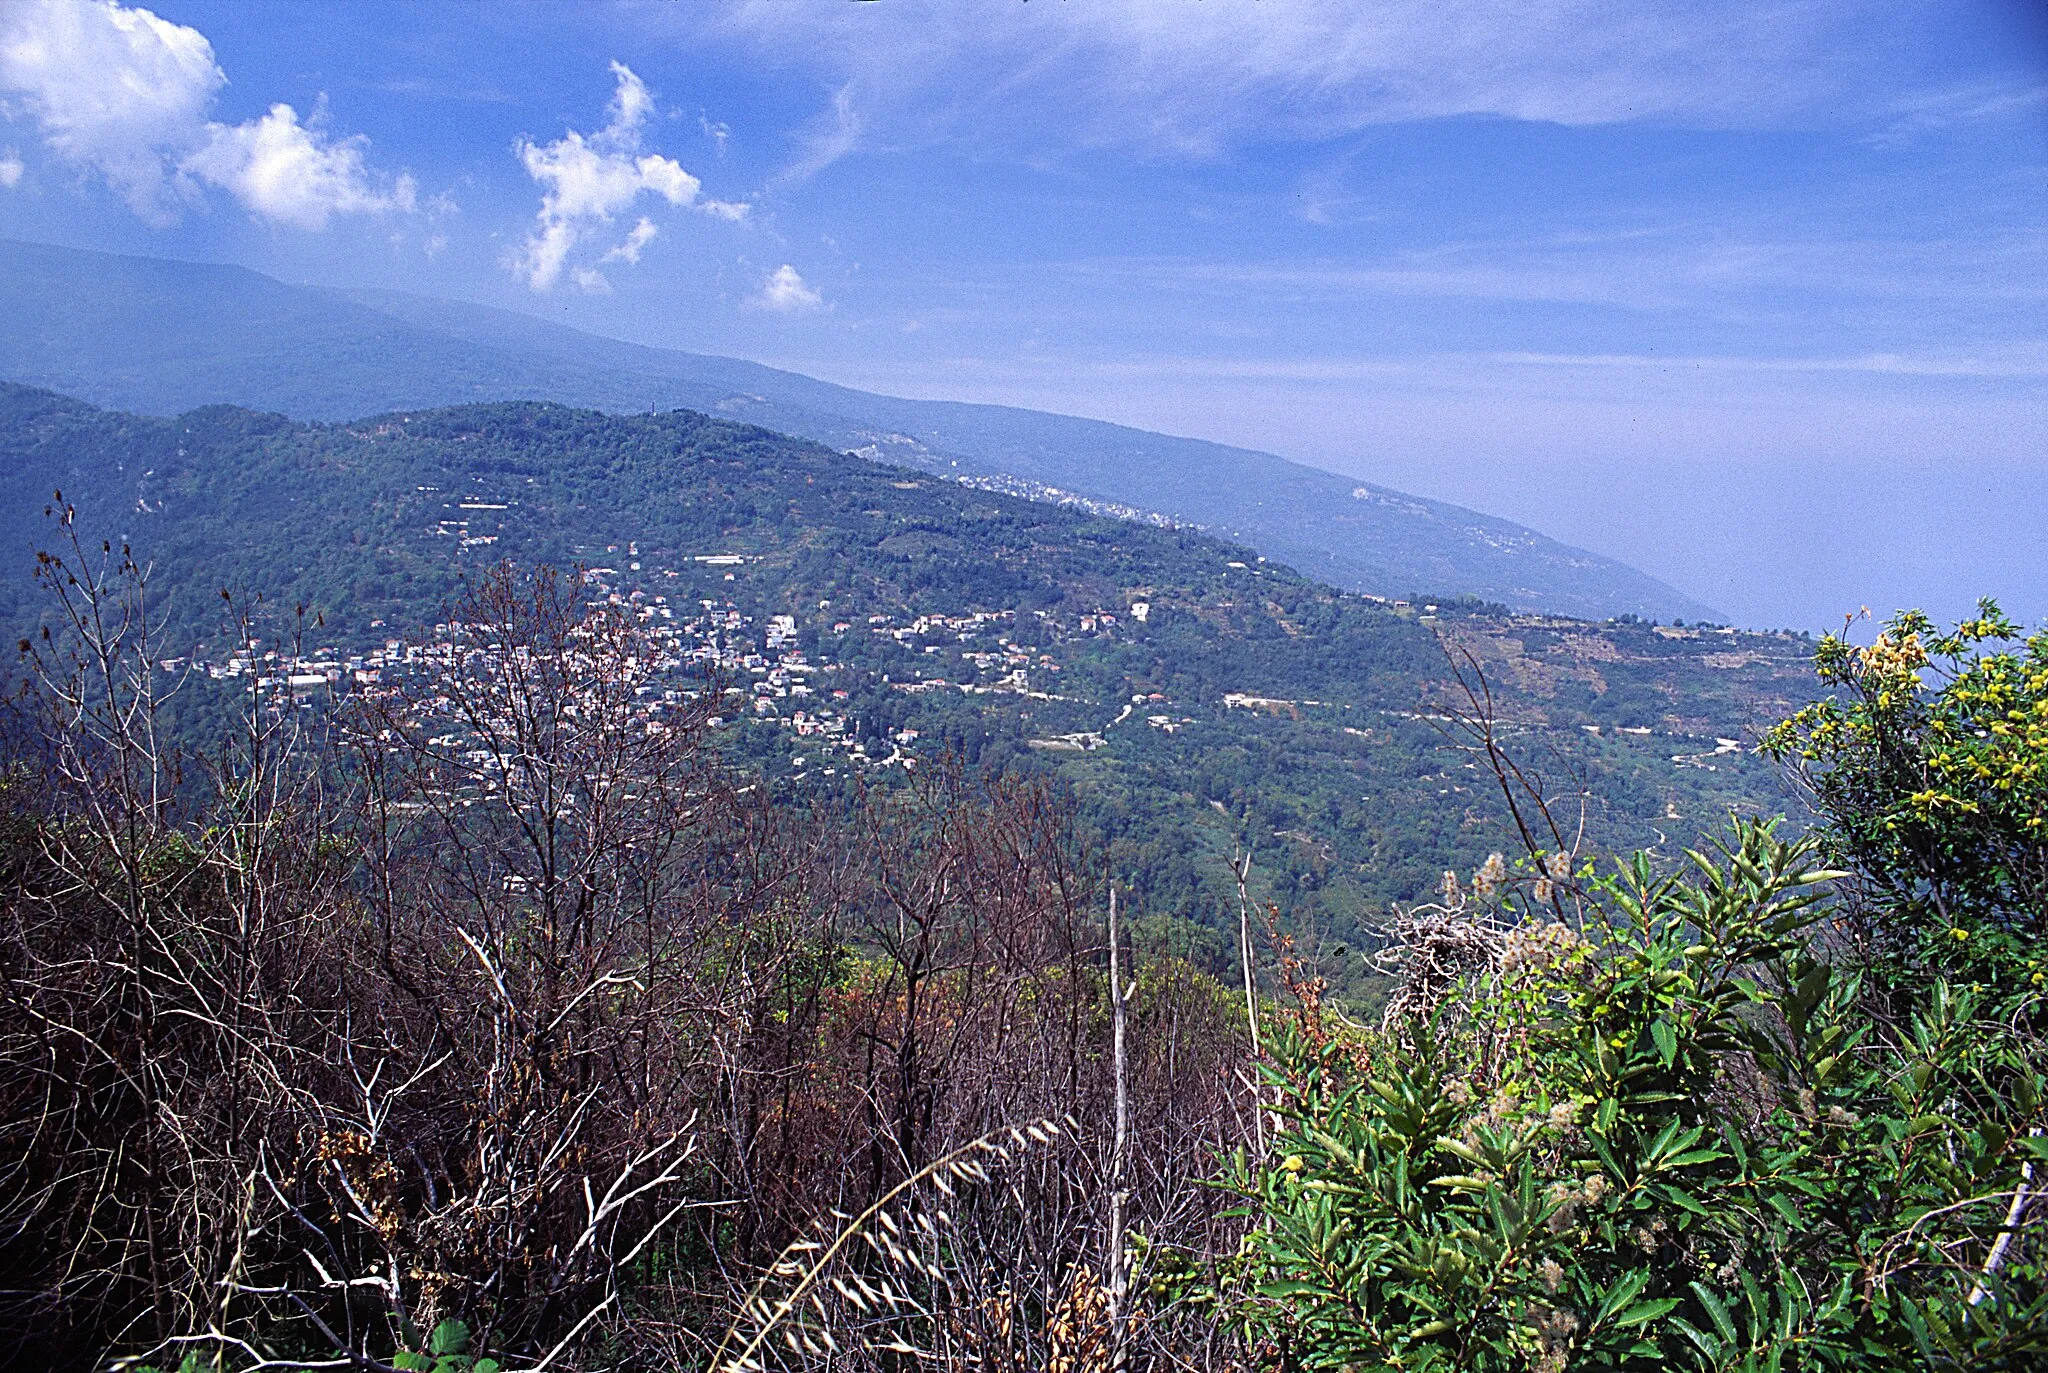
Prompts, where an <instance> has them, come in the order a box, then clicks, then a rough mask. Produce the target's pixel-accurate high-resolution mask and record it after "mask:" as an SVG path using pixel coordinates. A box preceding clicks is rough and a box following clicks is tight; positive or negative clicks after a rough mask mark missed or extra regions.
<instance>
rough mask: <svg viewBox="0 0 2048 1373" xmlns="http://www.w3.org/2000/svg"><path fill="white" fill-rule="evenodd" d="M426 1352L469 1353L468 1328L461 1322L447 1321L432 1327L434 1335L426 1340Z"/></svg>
mask: <svg viewBox="0 0 2048 1373" xmlns="http://www.w3.org/2000/svg"><path fill="white" fill-rule="evenodd" d="M427 1352H428V1353H430V1354H466V1353H468V1352H469V1327H468V1326H467V1325H464V1324H463V1323H462V1322H461V1321H458V1320H454V1319H449V1320H445V1321H442V1322H441V1323H440V1324H439V1325H437V1326H435V1327H434V1333H433V1334H432V1335H430V1336H429V1337H428V1338H427Z"/></svg>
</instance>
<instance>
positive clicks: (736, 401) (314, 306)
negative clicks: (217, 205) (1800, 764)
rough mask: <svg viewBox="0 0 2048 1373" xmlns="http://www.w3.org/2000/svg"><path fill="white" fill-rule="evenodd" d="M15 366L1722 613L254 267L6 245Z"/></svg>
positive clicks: (1321, 562)
mask: <svg viewBox="0 0 2048 1373" xmlns="http://www.w3.org/2000/svg"><path fill="white" fill-rule="evenodd" d="M0 378H4V379H6V380H10V381H16V382H22V383H26V384H30V385H35V386H44V387H49V388H51V389H53V390H57V391H61V392H64V393H66V394H70V395H75V396H79V397H82V398H84V399H86V400H89V401H92V402H93V403H95V404H99V405H103V406H111V407H117V408H120V409H125V410H131V411H137V412H142V413H147V414H158V415H169V414H178V413H181V412H184V411H186V410H190V409H192V408H195V407H198V406H203V405H208V404H216V403H227V404H235V405H242V406H249V407H253V408H258V409H263V410H270V411H277V412H281V413H283V414H287V415H290V416H292V417H294V418H298V419H323V420H335V419H350V418H355V417H358V416H362V415H368V414H378V413H387V412H393V411H402V410H407V409H414V408H419V409H426V408H433V407H438V406H445V405H453V404H463V403H467V402H473V401H482V400H509V399H541V400H553V401H559V402H562V403H564V404H569V405H578V406H587V407H592V408H596V409H601V410H607V411H611V412H613V413H632V412H639V411H645V410H647V409H649V408H657V409H673V408H689V409H693V410H699V411H703V412H705V413H707V414H712V415H718V416H722V417H725V418H730V419H734V420H740V421H744V422H747V423H751V424H756V425H759V426H762V427H763V428H768V429H773V430H777V431H779V432H783V433H789V434H794V435H798V436H800V437H804V438H809V439H813V440H815V441H817V442H820V443H825V444H829V445H831V446H832V447H834V448H837V449H840V450H842V451H859V452H861V453H862V454H863V455H865V456H870V457H874V458H878V459H880V460H883V461H886V462H891V463H895V464H899V465H902V466H908V467H914V468H920V469H923V470H926V471H929V472H934V473H940V474H945V475H949V476H963V477H971V478H1007V479H1013V480H1015V481H1016V482H1018V483H1021V484H1023V486H1024V487H1025V488H1026V489H1030V490H1031V492H1032V494H1037V495H1043V494H1045V493H1043V492H1040V491H1037V490H1035V489H1034V488H1053V489H1055V492H1056V493H1067V494H1070V495H1072V496H1074V497H1076V498H1080V499H1082V500H1083V501H1085V502H1093V503H1095V505H1096V506H1110V507H1124V508H1127V509H1129V510H1131V511H1135V512H1137V513H1139V514H1140V515H1143V514H1151V513H1156V514H1159V515H1163V516H1165V517H1168V518H1171V519H1173V520H1176V521H1181V522H1185V523H1189V524H1194V525H1199V526H1201V527H1203V528H1206V529H1209V530H1211V531H1213V532H1215V533H1217V534H1219V535H1223V536H1226V537H1230V538H1235V539H1239V540H1241V541H1243V542H1245V543H1248V544H1250V545H1252V546H1253V547H1254V548H1256V549H1258V550H1259V552H1260V553H1261V554H1263V555H1265V556H1267V557H1269V558H1272V559H1274V560H1275V561H1279V562H1284V563H1287V564H1289V565H1291V566H1293V567H1296V568H1298V569H1300V570H1301V571H1302V572H1304V573H1307V574H1308V575H1310V576H1313V577H1317V578H1320V579H1322V580H1325V581H1328V582H1330V583H1332V584H1334V585H1337V586H1340V587H1345V588H1349V589H1353V590H1360V591H1366V592H1370V593H1373V594H1377V595H1381V596H1404V595H1407V594H1410V593H1412V592H1427V593H1432V594H1445V595H1472V596H1478V597H1481V598H1483V599H1486V600H1491V601H1498V602H1501V603H1503V604H1506V605H1509V606H1512V607H1515V608H1518V609H1529V610H1542V611H1547V612H1551V613H1557V614H1566V615H1576V616H1581V617H1585V618H1591V619H1606V618H1611V617H1613V616H1616V615H1621V614H1634V615H1639V616H1644V617H1648V618H1655V619H1672V618H1685V619H1692V620H1698V619H1702V618H1708V619H1713V618H1719V617H1718V616H1717V615H1716V613H1715V612H1714V611H1712V610H1711V609H1709V608H1708V607H1706V606H1704V605H1702V604H1700V603H1699V602H1696V601H1693V600H1691V599H1689V598H1688V597H1686V596H1684V595H1682V594H1681V593H1679V592H1677V591H1675V590H1673V589H1672V588H1670V587H1668V586H1666V585H1664V584H1663V583H1662V582H1659V581H1657V580H1656V579H1654V578H1652V577H1650V576H1648V575H1646V574H1644V573H1642V572H1640V571H1637V570H1636V569H1634V568H1632V567H1629V566H1627V565H1626V564H1623V563H1620V562H1616V561H1615V560H1613V559H1610V558H1605V557H1601V556H1599V555H1597V554H1593V553H1588V552H1585V551H1583V550H1580V549H1576V548H1572V547H1569V546H1568V545H1565V544H1561V543H1558V542H1557V541H1555V540H1552V539H1549V538H1547V537H1545V536H1544V535H1542V534H1539V533H1536V532H1535V531H1533V530H1530V529H1528V528H1525V527H1523V526H1521V525H1517V524H1514V523H1513V522H1511V521H1508V520H1503V519H1498V518H1496V517H1493V516H1489V515H1483V514H1479V513H1477V512H1474V511H1470V510H1465V509H1463V508H1461V507H1458V506H1454V505H1449V504H1445V503H1442V502H1438V501H1431V500H1426V499H1423V498H1421V497H1416V496H1410V495H1407V494H1404V493H1402V492H1399V491H1394V490H1390V489H1387V488H1384V487H1379V486H1376V485H1373V484H1370V483H1361V482H1359V481H1357V480H1355V479H1353V478H1349V477H1344V476H1341V475H1338V474H1336V473H1332V472H1325V471H1322V470H1320V469H1318V468H1313V467H1308V466H1305V465H1302V464H1299V463H1294V462H1290V461H1288V460H1286V459H1284V458H1280V457H1276V456H1274V455H1272V454H1269V453H1261V452H1257V451H1254V450H1250V449H1241V448H1232V447H1228V446H1226V445H1222V444H1215V443H1209V442H1206V441H1204V440H1199V439H1189V438H1179V437H1173V436H1169V435H1164V434H1154V433H1148V432H1146V431H1143V430H1137V429H1130V428H1126V427H1124V426H1121V425H1115V424H1109V423H1106V422H1103V421H1099V420H1087V419H1079V418H1075V417H1072V416H1065V415H1054V414H1047V413H1044V412H1040V411H1032V410H1020V409H1013V408H1009V407H1004V406H994V405H972V404H965V403H960V402H950V401H921V400H908V399H903V398H899V397H891V396H883V395H876V394H873V393H869V392H863V391H856V390H853V389H851V388H848V387H842V386H837V385H834V384H832V383H829V382H823V381H818V380H816V379H814V378H811V377H806V376H802V375H800V374H798V373H793V372H786V371H781V370H779V369H776V368H772V367H766V366H763V365H761V364H758V363H752V362H746V361H742V360H740V359H736V358H726V357H717V356H710V355H704V354H694V353H684V352H678V351H674V350H668V349H660V348H650V347H645V346H642V345H638V344H630V343H623V342H619V341H617V340H611V339H604V338H599V337H596V336H594V335H589V334H584V333H581V332H579V331H576V330H573V329H569V328H565V327H563V326H560V325H555V324H550V323H548V322H547V321H544V320H539V319H534V318H532V317H530V316H526V315H521V314H517V313H514V312H510V311H503V310H495V309H491V308H488V307H484V306H476V305H468V304H461V303H456V302H449V301H437V300H429V299H425V298H421V297H413V296H406V295H399V294H395V293H389V292H370V291H358V292H338V291H329V290H324V289H320V288H314V287H305V286H293V285H289V284H286V283H284V282H280V281H276V280H274V279H272V278H270V277H266V276H263V275H261V274H260V273H256V272H251V271H248V270H246V269H243V268H238V267H227V266H218V265H209V264H195V263H181V262H169V261H164V260H160V259H153V258H139V257H123V256H115V255H110V254H103V253H91V252H83V251H79V250H75V249H66V248H57V247H52V246H48V245H42V244H31V243H21V242H7V243H4V244H0ZM1091 508H1094V507H1091Z"/></svg>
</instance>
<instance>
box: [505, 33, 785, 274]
mask: <svg viewBox="0 0 2048 1373" xmlns="http://www.w3.org/2000/svg"><path fill="white" fill-rule="evenodd" d="M611 66H612V75H613V77H615V78H616V79H617V82H618V86H617V89H615V90H614V91H613V93H612V100H611V105H610V119H609V120H608V121H607V122H606V124H605V126H604V127H603V128H602V129H599V130H598V131H597V132H596V133H593V134H581V133H578V132H576V131H575V130H574V129H570V130H568V131H567V132H565V133H564V134H563V135H562V136H561V137H560V138H558V139H556V140H555V141H554V142H552V143H535V142H533V141H532V140H531V139H526V138H522V139H520V140H519V142H518V143H516V144H515V145H514V147H513V151H514V152H515V153H516V154H517V155H518V157H519V161H520V164H521V165H522V166H524V167H525V168H526V173H527V175H528V176H531V177H532V178H533V179H534V181H536V182H537V183H539V184H540V186H541V187H542V188H543V190H542V194H541V200H540V210H539V212H538V213H537V214H536V216H535V220H536V224H535V228H534V231H533V233H532V234H530V235H528V237H527V239H526V242H525V243H524V244H523V245H522V246H521V248H520V250H519V251H518V252H517V253H516V254H515V255H513V257H512V258H511V259H510V260H509V263H508V265H509V266H510V267H511V268H512V270H513V271H514V272H516V273H517V274H518V275H520V276H522V277H524V278H525V279H526V283H527V285H529V286H531V287H532V288H533V289H534V290H536V291H546V290H550V289H552V288H553V287H554V285H555V283H556V282H557V281H559V280H560V279H561V276H562V272H563V269H564V267H565V266H567V264H568V261H569V257H570V254H571V253H573V252H574V251H575V250H576V247H577V245H578V244H580V243H582V242H583V241H584V240H585V239H587V238H589V237H590V236H591V235H593V234H595V233H597V232H598V231H600V230H602V229H604V228H606V227H607V226H609V225H610V224H611V223H612V222H613V220H614V219H616V218H617V216H618V215H619V214H620V213H622V212H623V211H625V210H627V209H629V208H630V207H631V206H632V205H633V204H634V202H635V201H637V200H639V198H640V197H641V196H642V195H645V194H652V195H658V196H660V197H661V198H662V199H663V200H666V201H667V202H668V203H669V204H671V205H678V206H683V207H687V208H691V209H695V210H697V211H699V212H700V213H703V214H708V215H712V216H714V217H716V218H720V219H725V220H728V221H737V220H741V219H744V218H745V217H746V215H747V212H748V207H747V206H745V205H743V204H737V203H732V202H728V201H722V200H708V199H702V198H700V195H699V193H700V192H701V191H702V189H703V183H702V182H700V181H698V179H697V178H696V177H694V176H692V175H690V173H688V172H686V171H684V170H683V168H682V166H681V164H680V163H678V162H676V161H675V159H673V158H668V157H663V156H661V155H660V154H658V153H643V152H642V151H641V150H640V147H641V131H642V128H643V126H644V125H645V124H646V122H647V115H648V113H649V111H651V110H652V109H653V108H654V98H653V96H651V95H650V94H649V93H648V90H647V85H646V83H645V82H643V81H642V80H641V79H640V78H639V77H638V76H636V75H634V74H633V71H632V69H631V68H629V67H627V66H626V65H625V64H624V63H622V62H614V63H612V64H611ZM655 232H656V230H655V226H654V224H653V223H652V221H650V220H648V219H647V218H646V217H645V216H642V217H641V219H640V221H639V223H638V224H636V225H635V226H634V228H633V230H632V232H631V233H630V234H628V235H627V237H626V240H625V241H624V242H623V243H621V244H619V245H618V246H616V247H614V248H612V249H611V250H610V251H608V252H607V253H605V254H604V255H603V257H602V258H600V259H599V260H600V261H605V262H611V261H625V262H629V263H632V262H638V261H639V260H640V250H641V249H642V248H644V247H645V246H646V245H647V243H648V241H649V240H650V239H652V238H653V237H654V235H655ZM570 279H571V280H572V281H574V282H576V283H577V284H578V285H579V286H582V287H583V288H584V289H585V290H595V289H609V283H605V282H604V278H603V276H602V275H601V274H599V273H597V272H595V271H591V270H588V269H578V270H577V271H575V272H572V273H571V276H570ZM593 279H594V281H595V282H596V283H604V284H603V285H596V284H593Z"/></svg>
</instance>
